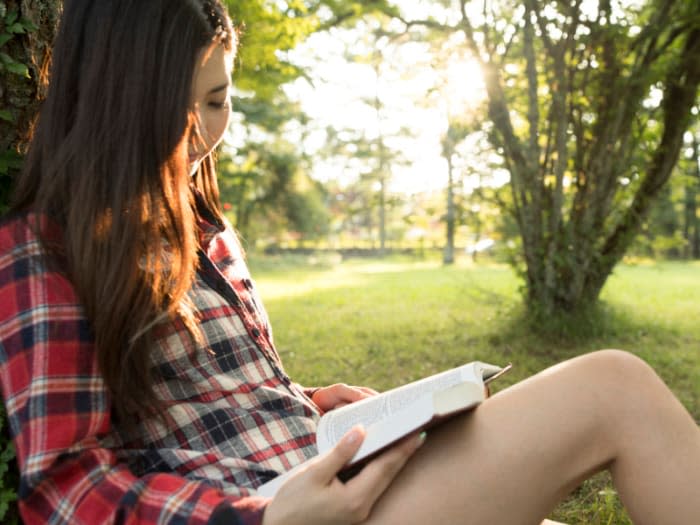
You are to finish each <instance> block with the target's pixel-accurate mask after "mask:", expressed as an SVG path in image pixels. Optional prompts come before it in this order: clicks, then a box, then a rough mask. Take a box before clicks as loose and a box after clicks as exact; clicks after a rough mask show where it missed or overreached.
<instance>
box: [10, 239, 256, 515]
mask: <svg viewBox="0 0 700 525" xmlns="http://www.w3.org/2000/svg"><path fill="white" fill-rule="evenodd" d="M23 249H24V250H25V251H26V250H28V248H26V247H25V248H23ZM17 252H18V249H16V247H15V250H14V252H11V255H10V254H8V253H7V250H6V249H3V248H2V246H1V245H0V382H1V385H2V393H3V396H4V401H5V405H6V410H7V414H8V420H9V423H10V430H11V433H12V435H13V439H14V443H15V448H16V452H17V459H18V463H19V467H20V486H19V490H18V498H19V508H20V513H21V515H22V519H23V520H24V522H25V523H26V524H27V525H31V524H38V523H71V524H78V525H81V524H94V523H114V522H116V523H127V524H136V523H138V524H151V523H153V524H155V523H163V524H184V523H187V524H195V525H196V524H203V523H208V522H210V520H211V522H217V516H219V517H221V516H222V515H229V516H230V515H231V514H232V512H231V511H232V510H233V514H234V515H235V516H236V517H237V520H236V521H237V522H238V523H240V524H241V525H254V524H256V525H257V524H260V523H261V522H262V516H263V513H264V510H265V507H266V505H267V503H268V502H269V500H268V499H264V498H260V497H257V496H246V497H232V496H227V495H224V494H223V493H222V492H221V491H220V490H219V489H218V488H215V487H213V486H212V485H210V484H208V483H206V482H203V481H195V480H188V479H186V478H184V477H182V476H179V475H176V474H172V473H167V472H166V473H154V474H149V475H146V476H143V477H137V476H135V475H134V474H133V473H132V472H131V471H130V469H129V468H128V465H126V464H125V463H124V462H121V461H120V460H119V458H118V454H117V453H116V451H115V450H113V449H111V448H108V447H106V446H105V445H104V442H105V441H104V440H105V437H106V436H109V435H110V432H111V429H110V426H111V418H110V412H111V407H110V403H109V396H108V393H107V390H106V387H105V384H104V381H103V379H102V377H101V375H100V373H99V370H98V367H97V362H96V357H95V353H94V344H93V341H92V337H91V335H90V329H89V326H88V323H87V321H86V319H85V317H84V314H83V312H82V308H81V307H80V305H79V304H78V301H77V299H76V297H75V293H74V290H73V287H72V286H71V284H70V283H69V282H68V281H67V280H66V279H65V278H64V277H63V276H62V275H61V274H59V273H52V272H50V271H47V270H46V269H45V268H44V266H43V263H42V262H41V261H42V259H41V258H39V257H36V256H34V254H32V253H29V254H27V253H23V254H20V255H18V254H17ZM233 523H235V522H233Z"/></svg>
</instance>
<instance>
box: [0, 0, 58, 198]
mask: <svg viewBox="0 0 700 525" xmlns="http://www.w3.org/2000/svg"><path fill="white" fill-rule="evenodd" d="M61 11H62V2H60V1H50V0H46V1H40V0H22V1H17V0H6V1H3V2H0V15H2V16H0V34H2V33H5V34H8V31H10V28H9V27H8V26H7V24H6V20H7V16H8V14H10V13H12V12H16V13H17V15H18V16H17V20H16V21H17V22H19V23H20V24H22V25H27V24H25V21H28V22H30V23H31V25H33V28H32V29H29V28H27V29H24V30H23V32H19V33H15V32H12V33H10V34H12V38H11V39H10V40H9V41H8V42H7V43H6V44H5V45H4V46H3V47H2V52H3V53H5V54H7V55H8V56H10V57H11V58H12V59H13V60H14V61H16V62H17V63H19V64H24V65H25V66H26V67H27V70H28V73H27V74H26V75H24V74H18V73H17V72H16V71H11V70H8V69H7V68H0V109H2V110H3V111H4V114H5V115H6V116H7V118H0V156H1V157H2V158H3V159H4V160H5V163H4V168H5V169H3V170H2V171H4V173H2V172H0V211H2V209H4V207H5V206H6V205H7V201H8V198H9V193H10V187H11V185H12V181H13V179H14V178H15V176H16V174H17V173H18V171H19V169H20V159H21V155H22V154H23V153H24V151H25V149H26V143H27V139H28V137H29V134H30V130H31V127H32V124H33V122H34V118H35V115H36V113H37V110H38V108H39V104H40V102H41V100H42V98H43V97H44V95H45V94H46V88H47V80H48V69H49V63H50V56H51V45H52V43H53V39H54V36H55V34H56V29H57V25H58V20H59V18H60V15H61ZM10 159H12V162H10V163H9V165H8V160H10Z"/></svg>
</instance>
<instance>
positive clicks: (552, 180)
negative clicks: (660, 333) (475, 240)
mask: <svg viewBox="0 0 700 525" xmlns="http://www.w3.org/2000/svg"><path fill="white" fill-rule="evenodd" d="M436 4H441V5H444V4H449V5H451V6H453V7H455V8H456V9H455V10H453V11H452V12H451V13H450V15H449V16H443V17H441V18H440V19H438V18H430V19H424V20H406V19H404V22H405V24H406V27H407V28H408V29H410V30H415V28H417V27H428V28H431V29H432V30H433V31H437V32H442V33H443V34H444V35H446V36H448V35H452V34H454V33H455V32H461V33H462V34H463V35H464V38H465V41H466V45H467V46H468V47H469V49H470V50H471V51H472V53H473V55H474V57H475V58H476V59H477V60H479V62H480V63H481V66H482V69H483V72H484V77H485V83H486V88H487V93H488V99H489V108H488V114H489V117H490V119H491V121H492V123H493V131H492V134H491V139H492V142H493V143H494V145H495V146H496V147H497V148H498V149H499V151H500V152H501V154H502V155H503V158H504V161H505V165H506V166H507V168H508V170H509V172H510V187H511V192H512V203H511V206H510V207H509V208H508V210H507V212H508V213H511V214H512V215H513V217H514V218H515V220H516V222H517V225H518V229H519V233H520V237H521V240H522V253H521V257H520V258H519V261H518V262H519V265H518V267H519V268H520V269H521V271H522V275H523V277H524V279H525V284H526V300H527V302H528V303H529V304H530V305H531V306H533V307H535V308H536V309H537V310H538V311H542V312H553V311H557V310H562V309H563V310H566V311H572V310H576V309H578V308H580V307H584V306H586V305H588V304H591V303H593V302H594V301H595V300H596V299H597V298H598V296H599V293H600V291H601V289H602V287H603V285H604V284H605V282H606V280H607V278H608V276H609V275H610V273H611V271H612V269H613V268H614V266H615V265H616V264H617V263H618V262H619V261H620V260H621V259H622V257H623V255H624V254H625V252H626V250H627V249H628V248H629V246H630V245H631V243H632V242H633V240H634V239H635V237H636V235H637V234H638V233H639V231H640V229H641V227H642V224H643V222H644V220H645V218H646V217H647V216H648V214H649V211H650V209H651V205H652V203H653V202H654V201H655V199H656V198H657V197H658V196H659V194H660V191H661V189H662V188H663V186H664V184H665V183H666V182H667V181H668V179H669V177H670V175H671V172H672V169H673V167H674V165H675V164H676V161H677V159H678V153H679V150H680V146H681V142H682V140H681V139H682V137H683V133H684V131H685V130H686V129H687V128H688V125H689V124H690V122H691V108H692V107H693V105H694V104H695V102H696V99H697V92H698V83H699V82H700V27H699V21H698V17H697V13H698V8H699V4H698V2H697V0H690V1H688V0H677V1H655V0H650V1H649V2H647V3H645V4H644V5H643V6H641V7H636V6H635V7H633V6H629V5H627V4H626V3H624V2H615V1H612V0H600V1H599V2H597V5H596V3H591V2H586V3H583V2H581V1H580V0H578V1H575V2H564V1H551V2H547V3H546V4H544V5H543V4H541V3H540V2H535V1H534V0H529V1H527V2H525V3H524V4H517V5H516V4H511V3H505V4H504V3H501V2H485V3H484V4H483V5H482V8H481V9H473V10H472V8H471V5H468V3H467V2H466V1H465V0H459V1H458V2H456V3H454V2H436ZM453 21H454V22H453Z"/></svg>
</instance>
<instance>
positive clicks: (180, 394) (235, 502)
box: [0, 206, 318, 525]
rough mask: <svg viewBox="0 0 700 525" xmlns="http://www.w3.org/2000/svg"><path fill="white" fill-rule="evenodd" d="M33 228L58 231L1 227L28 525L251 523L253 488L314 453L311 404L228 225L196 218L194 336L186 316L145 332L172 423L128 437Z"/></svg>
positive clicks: (12, 398) (83, 322)
mask: <svg viewBox="0 0 700 525" xmlns="http://www.w3.org/2000/svg"><path fill="white" fill-rule="evenodd" d="M200 208H201V206H200ZM200 211H201V210H200ZM202 214H203V216H205V217H206V216H207V215H206V213H202ZM37 227H40V228H41V231H42V232H44V233H43V235H45V236H46V237H47V238H48V239H58V240H60V232H58V231H56V230H55V228H52V227H51V226H50V225H49V224H48V221H47V220H45V218H40V217H37V216H35V215H32V214H29V215H25V216H14V217H9V218H6V219H5V220H4V221H3V222H2V223H1V224H0V383H1V386H2V394H3V397H4V402H5V407H6V409H7V414H8V420H9V424H10V431H11V434H12V435H13V437H14V443H15V447H16V450H17V457H18V461H19V466H20V471H21V481H20V487H19V505H20V511H21V514H22V517H23V519H24V521H25V522H26V523H28V524H31V523H72V524H94V523H104V522H116V523H173V524H174V523H188V524H189V523H191V524H198V523H207V522H209V521H210V520H214V519H215V518H216V516H217V515H218V516H219V517H224V516H227V518H228V519H231V520H232V521H231V522H233V523H235V522H236V521H235V520H237V521H238V523H241V524H246V525H248V524H255V523H260V522H261V521H262V515H263V512H264V508H265V505H266V504H267V503H268V500H266V499H264V498H261V497H258V496H256V495H255V487H257V486H259V485H260V484H262V483H264V482H265V481H267V480H269V479H272V478H273V477H275V476H277V475H278V474H279V473H281V472H283V471H286V470H288V469H290V468H291V467H293V466H295V465H297V464H299V463H300V462H302V461H304V460H306V459H308V458H311V457H313V456H314V455H315V454H316V446H315V437H314V431H315V428H316V422H317V419H318V411H317V408H316V407H315V406H314V404H313V403H312V402H311V401H310V399H309V397H308V396H307V395H306V393H305V391H304V389H303V388H302V387H300V386H299V385H297V384H295V383H293V382H292V381H291V380H290V379H289V377H288V376H287V374H286V373H285V371H284V369H283V367H282V364H281V362H280V358H279V356H278V354H277V352H276V350H275V347H274V344H273V340H272V333H271V330H270V325H269V321H268V318H267V315H266V313H265V310H264V308H263V306H262V303H261V302H260V299H259V297H258V295H257V293H256V290H255V287H254V284H253V282H252V280H251V278H250V275H249V273H248V269H247V267H246V264H245V261H244V259H243V256H242V253H241V250H240V245H239V243H238V240H237V238H236V235H235V233H234V232H233V230H232V228H231V227H230V225H228V224H221V223H217V221H216V220H215V219H214V218H213V217H208V220H201V221H200V246H201V248H200V252H199V269H198V271H197V275H196V281H195V283H194V285H193V288H192V290H191V291H190V297H191V299H192V301H193V303H194V305H195V306H196V308H197V309H198V311H199V316H200V319H201V328H202V332H203V338H204V341H203V343H204V344H202V346H201V347H200V346H197V345H195V344H194V343H193V342H192V339H191V338H190V337H189V335H188V333H187V331H186V329H185V327H184V325H183V324H182V323H177V322H175V323H172V322H169V323H166V324H161V325H159V326H157V328H156V329H155V335H156V343H155V345H156V346H155V348H154V349H153V350H154V351H153V352H152V355H153V366H155V367H156V369H157V370H158V372H159V373H158V374H157V382H156V384H155V393H156V395H157V397H158V398H159V399H160V400H162V401H163V403H164V406H165V407H166V411H167V416H168V417H167V418H166V419H167V420H169V421H171V422H174V424H168V426H167V427H166V426H165V425H164V424H162V423H161V422H160V420H155V419H151V420H144V421H141V422H140V423H139V424H138V427H137V428H136V429H135V430H131V431H130V432H129V435H127V434H126V431H125V429H123V428H119V427H118V426H117V425H115V422H114V420H113V419H112V417H111V414H112V412H111V408H110V399H109V395H108V392H107V390H106V387H105V384H104V381H103V379H102V377H101V375H100V373H99V370H98V365H97V360H96V356H95V352H94V342H93V338H92V335H91V332H90V328H89V323H88V321H87V319H86V318H85V313H84V310H83V308H82V306H81V304H80V302H79V300H78V299H77V296H76V292H75V290H74V288H73V286H72V285H71V283H70V282H69V281H68V280H67V279H66V277H65V276H64V275H63V274H61V273H60V272H57V271H56V270H55V269H54V268H53V266H52V265H47V261H46V259H45V252H44V249H43V246H42V244H41V243H40V242H39V240H38V238H37V236H36V235H35V230H36V228H37ZM117 292H118V291H117Z"/></svg>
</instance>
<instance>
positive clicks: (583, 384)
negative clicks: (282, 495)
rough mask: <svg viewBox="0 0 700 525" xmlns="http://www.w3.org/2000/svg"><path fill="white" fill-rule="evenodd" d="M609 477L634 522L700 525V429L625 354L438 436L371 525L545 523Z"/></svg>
mask: <svg viewBox="0 0 700 525" xmlns="http://www.w3.org/2000/svg"><path fill="white" fill-rule="evenodd" d="M604 468H609V469H610V470H611V472H612V475H613V479H614V482H615V485H616V487H617V489H618V491H619V494H620V496H621V498H622V501H623V503H624V504H625V506H626V507H627V509H628V511H629V513H630V516H631V517H632V519H633V520H634V522H635V523H638V524H645V523H649V524H660V523H663V524H665V525H672V524H679V525H680V524H683V525H691V524H696V523H698V522H699V520H700V429H698V426H697V425H696V424H695V422H694V421H693V420H692V418H691V417H690V415H689V414H688V413H687V411H686V410H685V409H684V408H683V406H682V405H681V404H680V403H679V402H678V401H677V400H676V398H675V397H674V396H673V395H672V393H671V392H670V391H669V390H668V388H667V387H666V386H665V385H664V384H663V382H662V381H661V380H660V379H659V378H658V376H657V375H656V374H655V373H654V372H653V370H652V369H651V368H649V367H648V366H647V365H646V364H645V363H643V362H642V361H641V360H639V359H637V358H636V357H634V356H632V355H631V354H627V353H623V352H618V351H603V352H596V353H594V354H589V355H587V356H583V357H579V358H576V359H573V360H571V361H568V362H566V363H564V364H562V365H558V366H556V367H554V368H552V369H549V370H546V371H544V372H543V373H541V374H538V375H537V376H534V377H532V378H530V379H528V380H526V381H523V382H522V383H519V384H518V385H515V386H513V387H511V388H509V389H507V390H505V391H503V392H501V393H499V394H497V395H496V396H494V397H493V398H492V399H490V400H488V401H487V402H486V403H484V404H483V405H482V406H481V407H479V408H478V409H477V410H476V411H475V412H474V413H472V414H470V415H467V416H465V417H460V418H456V419H455V420H452V421H450V422H449V423H447V424H445V425H443V426H441V427H440V428H438V429H436V430H435V431H434V432H432V433H430V434H429V436H428V439H427V442H426V443H425V445H424V446H423V447H422V448H421V449H420V450H419V451H418V452H417V453H416V456H415V457H413V458H412V459H411V460H410V461H409V463H408V464H407V465H406V467H405V468H404V470H403V471H402V472H401V474H400V475H399V476H398V477H397V479H396V480H395V481H394V482H393V483H392V485H391V486H390V487H389V489H388V490H387V492H386V493H385V494H384V495H383V496H382V498H380V500H379V502H378V503H377V505H376V506H375V508H374V510H373V511H372V514H371V516H370V520H369V521H370V522H371V523H377V524H382V525H385V524H394V523H395V524H402V525H403V524H411V523H421V524H423V523H434V524H442V523H449V524H461V523H464V524H467V523H468V524H470V525H471V524H482V523H483V524H486V523H489V524H490V523H499V524H504V525H506V524H514V525H523V524H538V523H540V522H541V521H542V520H543V519H544V517H545V516H547V514H549V513H550V512H551V510H552V509H553V508H554V507H555V506H556V504H557V503H558V502H559V501H560V500H561V499H562V498H564V497H565V496H566V495H567V494H568V493H569V492H571V490H573V489H574V488H575V487H576V486H577V485H578V484H579V483H580V482H581V481H583V480H584V479H585V478H587V477H588V476H590V475H591V474H593V473H594V472H596V471H599V470H602V469H604Z"/></svg>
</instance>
